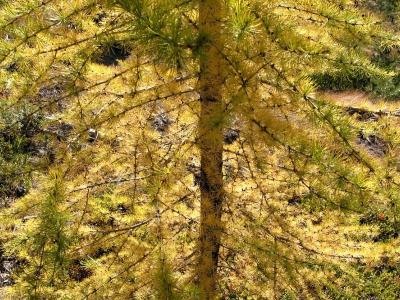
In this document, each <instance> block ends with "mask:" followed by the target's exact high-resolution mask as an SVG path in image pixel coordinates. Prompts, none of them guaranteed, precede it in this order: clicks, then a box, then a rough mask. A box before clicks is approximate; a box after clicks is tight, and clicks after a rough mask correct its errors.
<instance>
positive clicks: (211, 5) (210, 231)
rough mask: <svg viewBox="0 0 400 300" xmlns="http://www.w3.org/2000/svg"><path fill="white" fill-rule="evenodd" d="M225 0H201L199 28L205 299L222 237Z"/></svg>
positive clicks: (201, 265)
mask: <svg viewBox="0 0 400 300" xmlns="http://www.w3.org/2000/svg"><path fill="white" fill-rule="evenodd" d="M222 3H223V2H222V0H200V2H199V29H200V34H202V35H203V37H204V41H205V43H204V45H203V46H202V51H201V54H200V87H199V88H200V101H201V114H200V121H199V146H200V152H201V184H200V190H201V213H200V240H199V266H198V279H199V287H200V293H201V299H204V300H206V299H207V300H208V299H214V298H215V294H216V281H217V280H216V278H217V267H218V256H219V247H220V239H221V229H222V224H221V214H222V202H223V177H222V152H223V132H222V122H221V120H222V113H223V102H222V96H221V91H222V85H223V81H224V79H223V78H224V77H223V59H222V57H221V54H220V50H221V49H222V46H223V43H222V12H223V7H222Z"/></svg>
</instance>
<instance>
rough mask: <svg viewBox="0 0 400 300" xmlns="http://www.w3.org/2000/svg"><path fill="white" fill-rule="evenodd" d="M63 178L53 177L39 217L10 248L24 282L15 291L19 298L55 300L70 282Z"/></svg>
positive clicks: (69, 242) (19, 282) (51, 176)
mask: <svg viewBox="0 0 400 300" xmlns="http://www.w3.org/2000/svg"><path fill="white" fill-rule="evenodd" d="M62 177H63V175H62V173H61V172H60V171H53V172H52V173H51V174H50V181H49V184H50V186H49V187H48V189H47V191H46V194H45V196H44V199H41V200H42V201H40V202H39V203H37V205H38V211H37V217H36V218H34V219H32V220H29V221H26V223H25V224H24V225H22V228H23V229H22V230H23V232H24V234H23V235H21V236H19V237H18V238H17V239H16V240H14V241H13V242H12V243H11V244H10V248H9V249H12V251H13V252H14V254H15V255H17V257H19V259H21V260H23V261H24V264H23V266H22V267H21V270H20V272H21V279H22V280H21V281H17V283H16V286H15V287H14V289H15V291H16V294H19V293H23V294H26V295H27V296H28V297H29V298H30V299H55V295H54V294H53V292H54V291H55V290H57V289H58V288H59V287H61V286H62V285H63V284H64V282H65V280H67V279H68V266H69V259H68V257H67V251H68V248H69V247H70V245H71V242H72V236H71V234H70V232H69V230H68V226H67V222H68V215H67V214H65V212H64V211H63V207H64V204H65V201H66V194H65V187H64V183H63V178H62Z"/></svg>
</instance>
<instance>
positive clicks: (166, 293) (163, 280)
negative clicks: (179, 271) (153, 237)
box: [154, 255, 181, 300]
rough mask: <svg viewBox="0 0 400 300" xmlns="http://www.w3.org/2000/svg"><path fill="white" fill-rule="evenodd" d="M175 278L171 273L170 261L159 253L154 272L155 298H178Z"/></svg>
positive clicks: (174, 299)
mask: <svg viewBox="0 0 400 300" xmlns="http://www.w3.org/2000/svg"><path fill="white" fill-rule="evenodd" d="M176 288H177V287H176V280H175V278H174V275H173V273H172V268H171V266H170V263H169V262H168V261H167V259H166V257H165V255H161V257H160V258H159V260H158V263H157V268H156V272H155V274H154V291H155V292H156V299H157V300H179V299H181V298H180V297H179V296H178V294H177V290H176Z"/></svg>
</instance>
